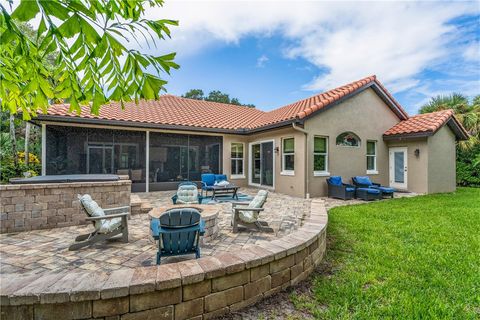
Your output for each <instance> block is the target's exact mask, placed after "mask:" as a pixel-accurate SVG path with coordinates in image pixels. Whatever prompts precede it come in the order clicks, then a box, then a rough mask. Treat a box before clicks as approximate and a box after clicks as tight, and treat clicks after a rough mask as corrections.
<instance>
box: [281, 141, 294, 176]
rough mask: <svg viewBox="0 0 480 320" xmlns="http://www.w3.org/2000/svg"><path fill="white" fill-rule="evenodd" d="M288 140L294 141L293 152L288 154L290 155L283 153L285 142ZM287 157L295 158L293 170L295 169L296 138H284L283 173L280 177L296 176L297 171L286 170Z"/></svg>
mask: <svg viewBox="0 0 480 320" xmlns="http://www.w3.org/2000/svg"><path fill="white" fill-rule="evenodd" d="M286 139H293V152H288V153H285V152H283V141H284V140H286ZM285 156H293V168H294V169H295V137H284V138H282V171H281V172H280V175H282V176H294V175H295V170H286V169H285Z"/></svg>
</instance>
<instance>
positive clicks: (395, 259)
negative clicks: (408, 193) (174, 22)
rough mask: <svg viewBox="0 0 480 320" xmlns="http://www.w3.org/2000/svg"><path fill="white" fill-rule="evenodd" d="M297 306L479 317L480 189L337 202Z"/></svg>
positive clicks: (334, 312)
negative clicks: (318, 267) (320, 258)
mask: <svg viewBox="0 0 480 320" xmlns="http://www.w3.org/2000/svg"><path fill="white" fill-rule="evenodd" d="M327 232H328V233H327V234H328V241H329V242H328V248H327V255H326V258H325V261H324V264H323V266H322V267H323V268H322V272H321V273H320V274H317V275H316V276H315V277H314V278H313V283H312V289H311V293H310V294H295V293H294V294H292V296H291V299H292V301H293V303H294V305H295V307H296V308H297V309H302V310H304V311H307V312H309V313H311V314H312V315H313V316H314V317H315V318H320V319H378V318H381V319H479V318H480V189H475V188H459V189H458V191H457V192H455V193H448V194H447V193H446V194H436V195H427V196H419V197H414V198H402V199H394V200H391V201H382V202H376V203H371V204H362V205H354V206H348V207H338V208H334V209H332V210H331V211H330V213H329V226H328V230H327Z"/></svg>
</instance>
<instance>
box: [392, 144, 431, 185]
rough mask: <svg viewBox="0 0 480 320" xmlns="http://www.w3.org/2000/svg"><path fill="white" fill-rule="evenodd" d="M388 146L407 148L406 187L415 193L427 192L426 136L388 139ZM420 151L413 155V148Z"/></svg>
mask: <svg viewBox="0 0 480 320" xmlns="http://www.w3.org/2000/svg"><path fill="white" fill-rule="evenodd" d="M388 147H405V148H407V189H408V191H411V192H416V193H428V159H429V153H428V143H427V138H420V139H412V140H411V139H409V140H396V141H388ZM416 149H418V150H419V151H420V154H419V156H418V157H417V156H415V150H416ZM387 161H388V160H387Z"/></svg>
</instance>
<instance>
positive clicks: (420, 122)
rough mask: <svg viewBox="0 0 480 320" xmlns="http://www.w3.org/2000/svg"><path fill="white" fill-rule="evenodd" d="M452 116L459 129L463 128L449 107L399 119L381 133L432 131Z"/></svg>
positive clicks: (385, 134) (392, 134)
mask: <svg viewBox="0 0 480 320" xmlns="http://www.w3.org/2000/svg"><path fill="white" fill-rule="evenodd" d="M452 117H453V119H454V120H455V122H456V124H457V125H459V127H460V130H463V131H464V133H465V134H466V131H465V129H464V128H463V127H462V126H461V125H460V124H459V122H458V121H457V120H456V119H455V117H454V112H453V110H451V109H448V110H441V111H437V112H432V113H424V114H418V115H415V116H412V117H410V118H408V119H407V120H403V121H400V122H399V123H397V124H396V125H394V126H393V127H391V128H390V129H388V130H387V131H385V133H384V134H383V135H384V136H396V135H409V134H418V133H426V134H428V133H434V132H436V131H437V130H438V129H439V128H440V127H442V126H443V125H444V124H445V123H447V121H448V120H450V119H451V118H452Z"/></svg>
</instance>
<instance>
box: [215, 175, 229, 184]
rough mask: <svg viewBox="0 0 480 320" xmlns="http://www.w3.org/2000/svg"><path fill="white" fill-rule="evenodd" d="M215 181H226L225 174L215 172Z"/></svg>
mask: <svg viewBox="0 0 480 320" xmlns="http://www.w3.org/2000/svg"><path fill="white" fill-rule="evenodd" d="M215 181H217V182H220V181H227V176H226V175H224V174H216V175H215Z"/></svg>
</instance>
